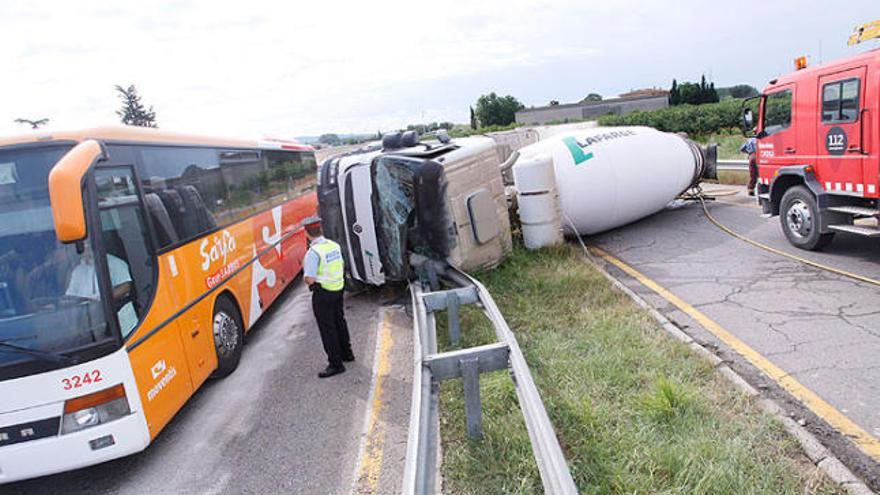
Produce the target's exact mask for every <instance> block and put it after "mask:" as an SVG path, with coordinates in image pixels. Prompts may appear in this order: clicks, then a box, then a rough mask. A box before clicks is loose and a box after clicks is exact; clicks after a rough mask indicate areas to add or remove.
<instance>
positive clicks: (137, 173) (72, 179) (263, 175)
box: [0, 128, 317, 483]
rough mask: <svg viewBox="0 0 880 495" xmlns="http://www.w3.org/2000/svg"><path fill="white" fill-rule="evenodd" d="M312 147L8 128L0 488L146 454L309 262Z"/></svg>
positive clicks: (2, 215) (1, 175)
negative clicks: (23, 133) (20, 133)
mask: <svg viewBox="0 0 880 495" xmlns="http://www.w3.org/2000/svg"><path fill="white" fill-rule="evenodd" d="M316 182H317V173H316V163H315V157H314V152H313V150H312V149H311V148H310V147H308V146H303V145H299V144H295V143H287V142H257V141H237V140H223V139H209V138H203V137H196V136H187V135H180V134H172V133H167V132H161V131H157V130H155V129H141V128H100V129H91V130H85V131H80V132H69V133H57V134H51V135H39V134H33V135H29V136H27V137H21V138H13V139H0V483H5V482H9V481H13V480H18V479H23V478H29V477H34V476H39V475H44V474H50V473H55V472H59V471H64V470H69V469H74V468H78V467H81V466H86V465H90V464H96V463H99V462H103V461H106V460H109V459H113V458H117V457H121V456H124V455H128V454H131V453H133V452H138V451H140V450H142V449H144V448H145V447H146V446H147V445H148V444H149V443H150V441H151V440H152V439H153V438H155V437H156V435H157V434H158V433H159V432H160V431H161V430H162V428H163V427H164V426H165V425H166V424H168V421H169V420H170V419H171V418H172V417H173V416H174V414H175V413H176V412H177V411H178V410H179V409H180V408H181V406H182V405H183V404H184V403H185V402H186V401H187V399H188V398H189V397H190V396H191V395H192V394H193V392H194V391H195V390H196V389H198V388H199V386H200V385H201V384H202V383H203V382H204V381H205V380H206V379H207V378H208V377H209V376H211V375H214V376H225V375H227V374H229V373H231V372H232V371H233V370H234V369H235V367H236V366H237V364H238V362H239V358H240V356H241V352H242V346H243V344H244V335H245V333H246V332H247V331H248V330H249V329H250V328H252V326H253V325H254V322H256V321H257V319H259V317H260V315H262V314H263V313H264V312H265V311H266V309H267V308H268V307H269V306H270V305H271V304H272V302H273V301H274V300H275V299H276V298H277V297H278V295H279V294H280V293H281V291H282V290H283V289H284V288H285V286H287V285H288V284H289V283H290V282H291V281H292V280H294V278H295V277H296V276H297V274H298V273H299V272H300V269H301V260H302V259H303V256H304V254H305V251H306V237H305V233H304V231H303V226H302V221H303V219H305V218H306V217H309V216H312V215H315V214H316V211H317V199H316V192H315V190H316V186H317V184H316Z"/></svg>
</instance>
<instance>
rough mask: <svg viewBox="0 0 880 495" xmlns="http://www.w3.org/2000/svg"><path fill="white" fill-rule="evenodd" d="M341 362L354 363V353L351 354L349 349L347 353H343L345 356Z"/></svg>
mask: <svg viewBox="0 0 880 495" xmlns="http://www.w3.org/2000/svg"><path fill="white" fill-rule="evenodd" d="M342 360H343V361H345V362H346V363H350V362H352V361H354V353H353V352H351V350H350V349H349V351H348V352H347V353H345V355H343V356H342Z"/></svg>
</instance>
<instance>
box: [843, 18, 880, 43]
mask: <svg viewBox="0 0 880 495" xmlns="http://www.w3.org/2000/svg"><path fill="white" fill-rule="evenodd" d="M875 39H880V20H876V21H872V22H869V23H867V24H862V25H861V26H856V28H855V29H854V30H853V33H852V34H851V35H849V40H848V41H847V42H846V44H847V45H850V46H852V45H857V44H859V43H861V42H863V41H868V40H875Z"/></svg>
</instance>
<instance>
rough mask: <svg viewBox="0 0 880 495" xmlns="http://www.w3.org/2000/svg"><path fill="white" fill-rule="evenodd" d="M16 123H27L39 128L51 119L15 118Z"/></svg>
mask: <svg viewBox="0 0 880 495" xmlns="http://www.w3.org/2000/svg"><path fill="white" fill-rule="evenodd" d="M15 123H16V124H27V125H29V126H31V129H39V128H40V127H42V126H44V125H46V124H48V123H49V119H47V118H43V119H37V120H30V119H15Z"/></svg>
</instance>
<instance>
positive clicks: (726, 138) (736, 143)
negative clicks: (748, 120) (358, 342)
mask: <svg viewBox="0 0 880 495" xmlns="http://www.w3.org/2000/svg"><path fill="white" fill-rule="evenodd" d="M746 139H747V138H745V137H744V136H743V135H742V133H741V132H739V130H738V129H730V130H729V131H728V132H725V133H720V134H709V135H707V136H695V137H694V140H695V141H698V142H700V143H703V144H706V143H717V144H718V159H719V160H745V159H746V158H747V157H746V154H745V153H740V151H739V148H740V146H742V145H743V143H745V142H746Z"/></svg>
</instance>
